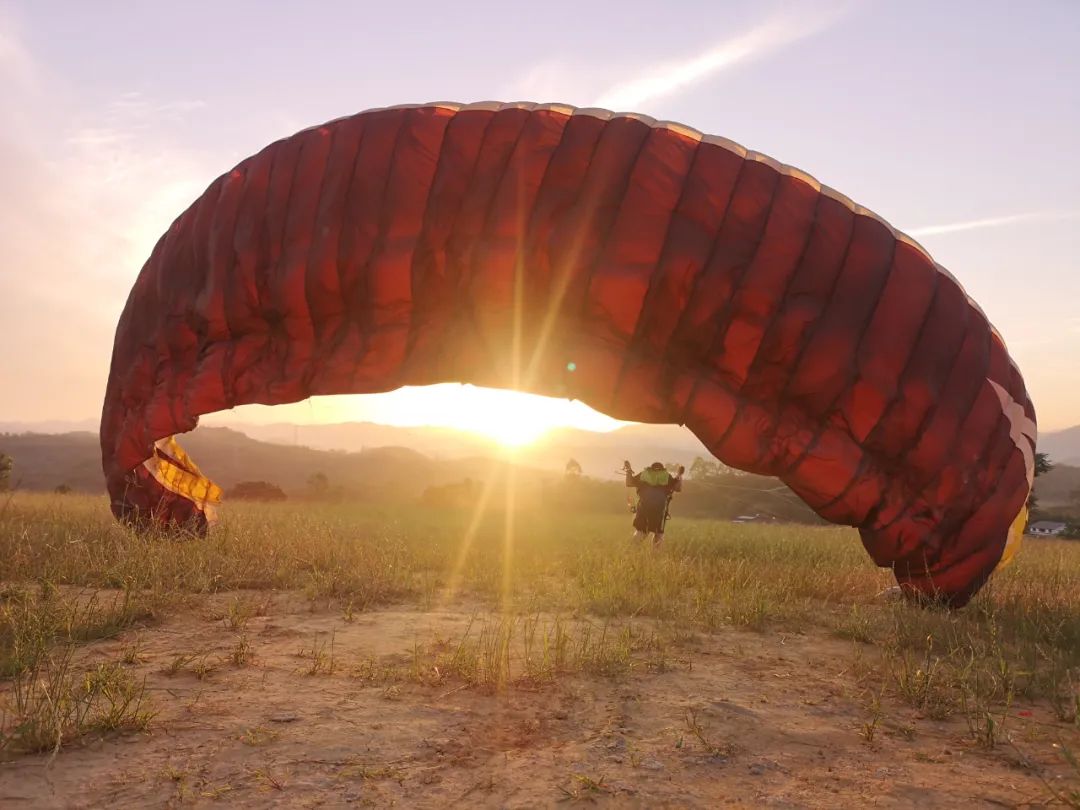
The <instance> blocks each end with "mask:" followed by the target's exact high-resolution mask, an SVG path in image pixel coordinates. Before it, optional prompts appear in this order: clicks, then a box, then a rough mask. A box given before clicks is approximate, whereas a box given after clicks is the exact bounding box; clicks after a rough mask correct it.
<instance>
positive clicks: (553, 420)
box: [350, 384, 623, 448]
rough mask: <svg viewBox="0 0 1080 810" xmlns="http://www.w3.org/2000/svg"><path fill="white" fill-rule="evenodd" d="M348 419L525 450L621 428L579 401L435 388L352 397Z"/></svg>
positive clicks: (457, 387) (466, 388)
mask: <svg viewBox="0 0 1080 810" xmlns="http://www.w3.org/2000/svg"><path fill="white" fill-rule="evenodd" d="M350 399H351V400H353V403H351V405H352V407H353V410H352V413H353V414H357V415H359V414H360V413H362V414H363V417H362V418H364V419H367V420H370V421H374V422H380V423H383V424H396V425H410V426H415V425H432V426H438V427H448V428H454V429H456V430H464V431H468V432H470V433H476V434H479V435H481V436H486V437H488V438H489V439H493V440H494V441H496V442H498V443H499V444H501V445H503V446H504V447H507V448H515V447H524V446H526V445H529V444H532V443H533V442H535V441H537V440H538V439H540V438H542V437H543V436H544V434H546V433H548V432H550V431H552V430H554V429H557V428H565V427H569V428H579V429H582V430H594V431H609V430H614V429H615V428H617V427H619V426H620V425H622V424H623V423H622V422H619V421H617V420H615V419H612V418H611V417H609V416H605V415H604V414H602V413H599V412H598V411H594V410H593V409H592V408H589V407H588V406H586V405H584V404H583V403H581V402H573V401H571V400H567V399H557V398H554V397H542V396H538V395H536V394H526V393H524V392H521V391H505V390H499V389H494V388H477V387H475V386H472V385H457V384H440V385H429V386H424V387H406V388H400V389H398V390H397V391H393V392H391V393H389V394H378V395H371V396H364V397H355V398H351V397H350Z"/></svg>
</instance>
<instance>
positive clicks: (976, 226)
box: [907, 211, 1080, 237]
mask: <svg viewBox="0 0 1080 810" xmlns="http://www.w3.org/2000/svg"><path fill="white" fill-rule="evenodd" d="M1073 219H1080V211H1029V212H1027V213H1024V214H1009V215H1008V216H1003V217H986V218H985V219H969V220H967V221H966V222H950V223H948V224H946V225H927V226H926V227H923V228H915V229H914V230H910V231H907V234H908V235H909V236H915V237H919V236H937V235H939V234H944V233H957V232H959V231H975V230H980V229H982V228H998V227H1001V226H1003V225H1018V224H1020V223H1023V222H1053V221H1055V220H1073Z"/></svg>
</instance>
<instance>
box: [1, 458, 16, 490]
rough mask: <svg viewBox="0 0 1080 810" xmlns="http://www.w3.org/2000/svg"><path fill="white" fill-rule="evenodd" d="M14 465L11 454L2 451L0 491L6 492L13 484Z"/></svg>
mask: <svg viewBox="0 0 1080 810" xmlns="http://www.w3.org/2000/svg"><path fill="white" fill-rule="evenodd" d="M14 466H15V462H13V461H12V460H11V456H7V455H4V454H3V453H0V492H5V491H6V490H7V488H8V487H10V486H11V468H12V467H14Z"/></svg>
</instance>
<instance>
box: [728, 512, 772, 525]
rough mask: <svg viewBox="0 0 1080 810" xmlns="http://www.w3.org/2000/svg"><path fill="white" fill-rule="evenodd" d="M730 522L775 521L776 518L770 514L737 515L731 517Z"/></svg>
mask: <svg viewBox="0 0 1080 810" xmlns="http://www.w3.org/2000/svg"><path fill="white" fill-rule="evenodd" d="M731 522H732V523H775V522H776V518H774V517H773V516H772V515H762V514H757V515H739V516H738V517H733V518H732V519H731Z"/></svg>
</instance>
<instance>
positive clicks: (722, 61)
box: [595, 4, 851, 110]
mask: <svg viewBox="0 0 1080 810" xmlns="http://www.w3.org/2000/svg"><path fill="white" fill-rule="evenodd" d="M798 8H803V9H805V8H806V7H805V6H801V7H798ZM850 8H851V6H850V5H848V4H843V5H834V6H831V7H828V8H826V9H822V8H821V7H820V6H818V7H817V8H815V9H814V11H813V13H812V14H811V13H808V12H807V11H806V10H803V11H801V12H799V11H788V12H785V13H781V14H776V15H774V16H772V17H770V18H769V19H767V20H765V21H764V22H762V23H760V24H759V25H756V26H754V27H753V28H751V29H749V30H748V31H744V32H742V33H741V34H737V35H736V36H733V37H731V38H729V39H726V40H724V41H723V42H719V43H717V44H716V45H714V46H713V47H711V48H709V49H708V50H706V51H703V52H701V53H698V54H695V55H694V56H691V57H690V58H688V59H681V60H677V61H669V62H665V63H661V64H656V65H651V66H649V67H648V68H646V70H645V71H643V72H642V73H641V74H639V75H637V76H635V77H633V78H631V79H629V80H627V81H623V82H619V83H618V84H615V85H614V86H612V87H609V88H608V89H607V90H606V91H604V92H603V93H601V94H600V96H599V97H598V98H597V99H596V102H595V103H596V106H598V107H606V108H609V109H613V110H632V109H636V108H638V107H640V106H641V105H642V104H645V103H647V102H649V101H653V100H655V99H657V98H661V97H663V96H668V95H671V94H672V93H677V92H679V91H680V90H684V89H686V88H687V87H689V86H690V85H693V84H696V83H697V82H700V81H703V80H705V79H707V78H709V77H711V76H715V75H716V74H718V73H721V72H722V71H725V70H728V69H730V68H732V67H734V66H735V65H738V64H740V63H742V62H747V61H750V60H752V59H756V58H760V57H762V56H765V55H766V54H769V53H772V52H775V51H778V50H780V49H781V48H783V47H784V46H786V45H790V44H792V43H794V42H797V41H799V40H801V39H806V38H807V37H810V36H813V35H814V34H817V33H820V32H821V31H824V30H826V29H827V28H830V27H832V26H833V25H835V24H836V23H837V22H838V21H839V20H840V19H841V18H843V17H844V16H845V15H846V14H847V12H848V10H849V9H850Z"/></svg>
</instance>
